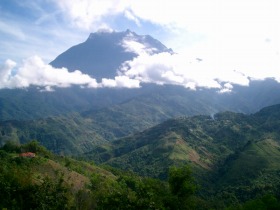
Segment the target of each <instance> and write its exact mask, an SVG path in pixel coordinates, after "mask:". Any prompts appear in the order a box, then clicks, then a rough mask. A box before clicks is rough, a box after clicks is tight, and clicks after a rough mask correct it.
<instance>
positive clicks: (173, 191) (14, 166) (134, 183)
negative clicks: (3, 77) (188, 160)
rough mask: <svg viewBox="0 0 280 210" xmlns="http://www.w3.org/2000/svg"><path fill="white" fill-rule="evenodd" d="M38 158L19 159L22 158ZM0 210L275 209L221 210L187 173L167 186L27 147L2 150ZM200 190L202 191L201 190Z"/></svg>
mask: <svg viewBox="0 0 280 210" xmlns="http://www.w3.org/2000/svg"><path fill="white" fill-rule="evenodd" d="M27 151H29V152H35V153H36V157H34V158H28V157H20V156H19V153H21V152H27ZM0 156H1V158H0V172H1V173H0V197H1V199H0V208H1V209H170V210H171V209H172V210H173V209H174V210H176V209H178V210H180V209H211V208H212V209H240V210H247V209H248V210H249V209H260V210H262V209H271V210H272V209H279V208H280V202H279V200H277V197H276V196H275V195H271V194H267V195H264V196H262V197H256V198H254V199H251V200H248V201H245V202H243V203H242V202H238V201H236V202H231V203H229V204H228V207H225V206H219V205H218V204H219V202H218V201H219V198H217V197H211V196H209V197H208V198H203V197H201V196H200V195H199V194H198V193H197V189H198V188H201V186H198V185H197V182H196V181H195V180H194V178H193V176H192V172H191V169H190V167H188V166H186V165H185V166H181V167H171V168H170V170H169V174H168V179H167V181H161V180H158V179H153V178H144V177H140V176H137V175H135V174H133V173H131V172H124V171H120V170H118V169H115V168H111V167H108V166H107V167H105V168H103V169H102V168H100V167H97V166H95V165H94V164H92V163H91V164H90V163H88V162H83V161H77V160H74V159H71V158H68V157H61V156H56V155H54V154H52V153H51V152H49V151H48V150H46V149H45V148H44V147H42V146H40V145H39V144H38V142H36V141H31V142H29V143H27V144H24V145H18V144H15V143H13V142H8V143H7V144H5V145H4V146H3V147H2V148H0ZM200 190H201V189H200Z"/></svg>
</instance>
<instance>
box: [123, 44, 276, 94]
mask: <svg viewBox="0 0 280 210" xmlns="http://www.w3.org/2000/svg"><path fill="white" fill-rule="evenodd" d="M125 44H126V45H124V46H126V47H127V49H128V50H131V49H135V46H137V45H136V44H135V43H134V42H126V43H125ZM129 44H130V46H128V45H129ZM141 49H143V48H141ZM263 49H265V48H263ZM205 50H206V51H207V48H206V47H205ZM134 52H137V53H138V56H137V57H136V58H134V59H133V60H130V61H126V62H125V63H123V65H122V66H121V67H120V69H119V75H123V76H127V77H129V78H131V79H136V80H139V81H141V82H142V83H156V84H159V85H163V84H173V85H181V86H184V87H186V88H190V89H193V90H195V89H197V88H215V89H218V90H219V91H220V92H221V93H224V92H230V91H231V90H232V89H233V87H234V85H241V86H248V85H249V83H250V81H251V80H264V79H267V78H273V79H275V80H276V81H278V82H280V56H279V54H277V53H275V51H274V50H262V51H257V52H254V54H250V52H248V55H247V56H246V53H243V54H242V53H241V54H239V55H237V54H230V53H228V54H227V53H226V52H215V53H213V54H203V53H201V55H202V56H203V57H193V58H192V57H191V56H189V55H190V53H187V52H186V53H182V54H170V53H167V52H165V53H159V54H151V53H149V52H147V51H145V50H135V51H134ZM200 52H203V51H202V50H201V51H200ZM244 55H245V56H244ZM255 55H257V56H255Z"/></svg>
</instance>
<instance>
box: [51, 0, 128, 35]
mask: <svg viewBox="0 0 280 210" xmlns="http://www.w3.org/2000/svg"><path fill="white" fill-rule="evenodd" d="M127 2H128V1H127V0H125V1H124V0H114V1H112V0H102V1H100V0H60V1H54V3H55V4H57V5H58V7H59V8H60V10H61V11H62V13H63V14H65V16H66V18H68V19H69V20H70V21H71V23H72V24H73V25H74V26H76V27H79V28H83V29H86V30H88V29H98V28H99V27H100V25H103V23H104V21H103V18H104V17H106V16H113V15H116V14H119V13H123V12H124V11H125V8H126V7H127V5H128V3H127Z"/></svg>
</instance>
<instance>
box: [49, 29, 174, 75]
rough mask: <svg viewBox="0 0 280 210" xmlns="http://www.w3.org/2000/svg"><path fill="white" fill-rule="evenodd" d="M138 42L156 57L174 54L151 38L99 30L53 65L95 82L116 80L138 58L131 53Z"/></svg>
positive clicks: (60, 57) (133, 52)
mask: <svg viewBox="0 0 280 210" xmlns="http://www.w3.org/2000/svg"><path fill="white" fill-rule="evenodd" d="M134 42H138V43H140V44H141V46H143V49H146V50H147V51H149V52H151V53H152V54H155V53H162V52H169V53H173V51H172V50H171V49H168V48H167V47H166V46H165V45H163V44H162V43H161V42H160V41H158V40H156V39H154V38H152V37H151V36H149V35H138V34H136V33H135V32H133V31H131V30H129V29H127V30H126V31H121V32H117V31H111V30H99V31H97V32H95V33H91V34H90V35H89V37H88V39H87V40H86V41H85V42H83V43H81V44H78V45H76V46H73V47H71V48H70V49H68V50H67V51H65V52H64V53H62V54H60V55H59V56H58V57H57V58H56V59H55V60H54V61H52V62H51V63H50V64H51V65H52V66H54V67H56V68H61V67H66V68H67V69H69V70H70V71H74V70H77V69H79V70H80V71H82V72H83V73H86V74H89V75H91V76H93V77H94V78H96V79H98V80H99V79H102V78H114V77H115V76H116V75H117V69H118V68H119V67H120V66H121V65H122V64H123V63H124V62H125V61H128V60H132V59H133V58H135V57H136V56H138V54H137V52H135V50H131V49H128V48H129V47H130V45H131V43H134Z"/></svg>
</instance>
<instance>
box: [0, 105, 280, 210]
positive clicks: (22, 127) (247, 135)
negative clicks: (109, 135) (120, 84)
mask: <svg viewBox="0 0 280 210" xmlns="http://www.w3.org/2000/svg"><path fill="white" fill-rule="evenodd" d="M62 119H63V117H52V118H47V119H44V120H34V121H28V122H29V123H30V124H24V123H21V122H20V121H18V122H16V121H13V122H8V121H7V122H3V123H2V127H1V139H2V143H3V146H2V148H1V149H0V156H1V158H0V162H1V163H0V172H1V173H0V197H1V201H0V208H8V209H211V208H212V209H240V210H242V209H255V208H256V206H258V208H259V209H279V200H278V199H279V197H280V190H279V189H280V178H279V177H280V142H279V139H280V131H279V126H280V120H279V119H280V105H275V106H271V107H267V108H264V109H262V110H261V111H259V112H257V113H256V114H251V115H245V114H238V113H232V112H224V113H218V114H216V115H215V116H212V117H211V116H204V115H200V116H194V117H181V118H177V119H171V120H167V121H165V122H164V123H162V124H159V125H157V126H155V127H152V128H150V129H147V130H145V131H143V132H139V133H136V134H134V135H130V136H128V137H125V138H121V139H118V140H115V141H111V142H110V141H104V139H103V140H102V138H100V139H101V140H100V141H99V142H98V143H96V142H95V144H90V141H88V138H87V137H89V136H90V135H92V136H96V137H97V136H98V135H97V134H96V133H94V132H93V131H94V130H92V127H91V126H92V125H89V124H88V123H86V121H84V119H83V118H81V117H80V116H79V115H77V116H76V117H72V118H69V117H65V118H64V119H63V120H62ZM67 119H71V120H68V121H67ZM17 123H18V125H17ZM64 123H65V124H64ZM11 124H12V125H13V126H11ZM14 125H17V126H14ZM53 125H55V127H53ZM62 125H64V126H62ZM79 126H81V127H86V126H88V128H87V130H85V131H89V132H90V131H91V132H92V133H87V132H81V130H80V129H79V128H80V127H79ZM31 127H33V130H32V129H30V128H31ZM56 133H58V134H56ZM7 134H9V135H7ZM35 134H36V135H35ZM39 134H40V135H39ZM44 135H45V137H44V139H45V142H42V143H44V144H47V145H48V144H50V143H51V142H52V141H51V139H53V140H55V141H56V142H57V144H56V146H57V145H59V144H58V143H60V145H62V146H67V144H65V142H61V140H63V139H64V140H65V141H68V142H71V141H72V142H73V146H72V148H73V150H74V149H75V146H74V145H75V144H77V143H78V144H81V145H83V144H84V145H87V144H89V145H90V146H89V148H94V149H93V150H92V151H91V152H87V153H86V154H84V155H82V156H81V155H80V158H81V159H87V161H90V162H91V163H90V162H84V161H77V160H74V159H72V158H70V157H67V156H64V154H63V153H60V155H57V154H53V153H51V152H49V151H48V150H47V149H45V148H44V147H42V146H40V145H39V143H38V142H36V141H31V142H30V140H28V138H30V139H31V138H36V137H40V136H44ZM19 136H21V137H22V138H19ZM23 136H25V139H24V138H23ZM60 137H63V138H61V139H60ZM79 139H80V140H81V141H79ZM11 140H12V141H11ZM23 140H24V141H23ZM83 140H84V141H83ZM59 141H60V142H59ZM87 141H88V142H89V143H85V142H87ZM5 142H6V143H5ZM20 142H23V143H20ZM54 147H55V146H54ZM67 147H68V146H67ZM68 148H71V147H68ZM81 151H82V150H81ZM81 151H79V152H77V153H76V154H78V153H80V152H81ZM21 152H35V153H36V157H35V158H24V157H19V155H18V154H19V153H21ZM58 153H59V152H58ZM70 153H71V150H70ZM73 154H74V153H73ZM80 154H81V153H80ZM92 160H94V161H95V162H96V163H98V164H99V166H96V165H94V164H93V163H92ZM100 164H101V165H100ZM108 165H110V167H109V166H108ZM112 166H113V168H112ZM120 169H121V170H124V171H121V170H120Z"/></svg>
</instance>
